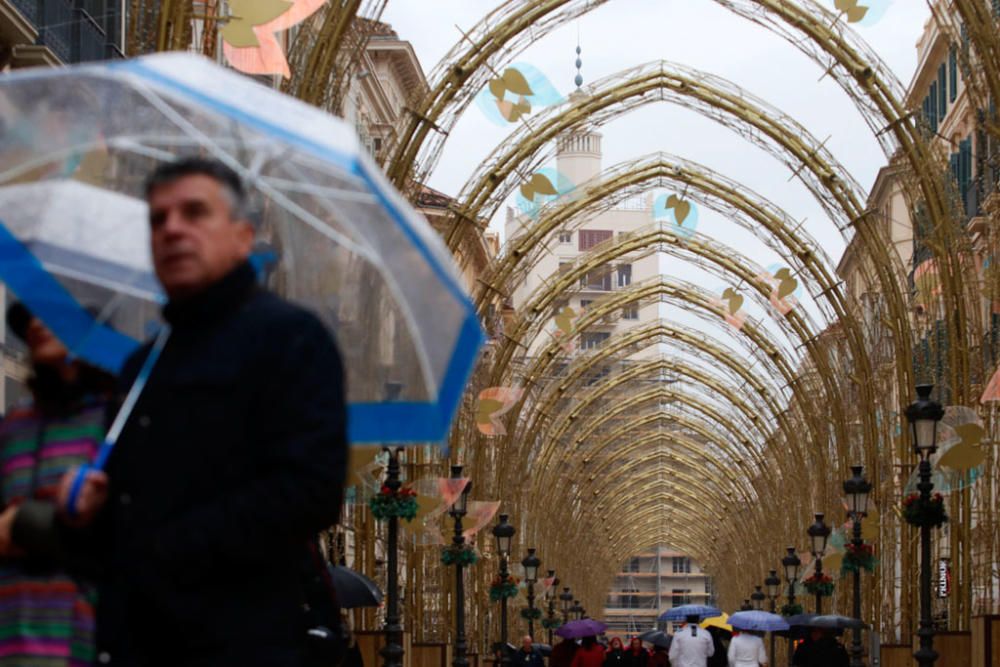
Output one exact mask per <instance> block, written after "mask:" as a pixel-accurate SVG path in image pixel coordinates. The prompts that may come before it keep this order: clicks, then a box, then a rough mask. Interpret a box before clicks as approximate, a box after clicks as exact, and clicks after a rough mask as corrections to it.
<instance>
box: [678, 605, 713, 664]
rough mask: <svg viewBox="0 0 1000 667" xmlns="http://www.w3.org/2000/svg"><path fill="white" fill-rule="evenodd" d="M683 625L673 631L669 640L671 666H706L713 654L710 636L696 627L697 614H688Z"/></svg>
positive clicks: (698, 618)
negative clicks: (672, 635) (672, 637)
mask: <svg viewBox="0 0 1000 667" xmlns="http://www.w3.org/2000/svg"><path fill="white" fill-rule="evenodd" d="M685 620H686V622H685V624H684V626H683V627H682V628H681V629H680V630H678V631H677V632H676V633H674V640H673V641H672V642H670V653H669V656H670V665H671V667H706V666H707V665H708V659H709V658H710V657H712V656H713V655H714V654H715V646H714V645H713V643H712V636H711V635H710V634H708V631H707V630H704V629H701V628H699V627H698V621H699V620H700V617H698V616H688V617H687V619H685Z"/></svg>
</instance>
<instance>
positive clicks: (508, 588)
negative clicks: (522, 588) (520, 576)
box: [490, 576, 517, 602]
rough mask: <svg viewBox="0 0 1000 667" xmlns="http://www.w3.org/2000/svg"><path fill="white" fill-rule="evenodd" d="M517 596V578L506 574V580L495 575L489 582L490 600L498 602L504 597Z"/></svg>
mask: <svg viewBox="0 0 1000 667" xmlns="http://www.w3.org/2000/svg"><path fill="white" fill-rule="evenodd" d="M514 597H517V579H515V578H514V577H511V576H508V577H507V579H506V580H504V579H501V578H500V577H497V578H496V579H494V580H493V583H492V584H490V600H492V601H493V602H499V601H500V600H504V599H506V598H514Z"/></svg>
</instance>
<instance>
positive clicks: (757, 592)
mask: <svg viewBox="0 0 1000 667" xmlns="http://www.w3.org/2000/svg"><path fill="white" fill-rule="evenodd" d="M766 599H767V596H766V595H764V591H762V590H761V588H760V586H754V591H753V593H752V594H751V595H750V604H751V605H753V608H754V611H763V609H764V600H766Z"/></svg>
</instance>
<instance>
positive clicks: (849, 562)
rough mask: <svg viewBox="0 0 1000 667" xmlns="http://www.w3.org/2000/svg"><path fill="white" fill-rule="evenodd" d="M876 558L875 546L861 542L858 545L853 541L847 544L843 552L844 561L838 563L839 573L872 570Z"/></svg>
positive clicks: (875, 563) (876, 560)
mask: <svg viewBox="0 0 1000 667" xmlns="http://www.w3.org/2000/svg"><path fill="white" fill-rule="evenodd" d="M877 564H878V559H877V558H875V547H873V546H872V545H870V544H865V543H864V542H862V543H861V544H860V545H858V546H854V544H853V543H849V544H848V545H847V553H845V554H844V561H843V562H842V563H841V565H840V573H841V574H848V573H850V572H874V571H875V566H876V565H877Z"/></svg>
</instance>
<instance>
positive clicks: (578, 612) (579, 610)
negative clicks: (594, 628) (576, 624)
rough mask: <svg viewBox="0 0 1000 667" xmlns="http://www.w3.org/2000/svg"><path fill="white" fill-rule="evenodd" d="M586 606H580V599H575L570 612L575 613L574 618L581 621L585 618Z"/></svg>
mask: <svg viewBox="0 0 1000 667" xmlns="http://www.w3.org/2000/svg"><path fill="white" fill-rule="evenodd" d="M584 611H585V610H584V608H583V607H581V606H580V601H579V600H573V606H572V607H570V608H569V613H571V614H573V620H574V621H579V620H580V619H581V618H583V613H584Z"/></svg>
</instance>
